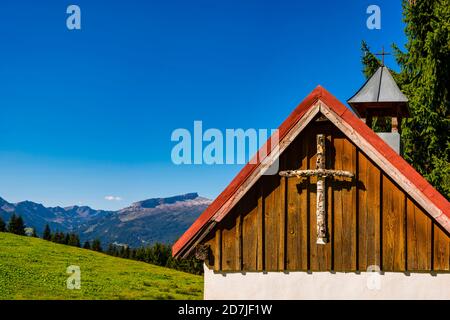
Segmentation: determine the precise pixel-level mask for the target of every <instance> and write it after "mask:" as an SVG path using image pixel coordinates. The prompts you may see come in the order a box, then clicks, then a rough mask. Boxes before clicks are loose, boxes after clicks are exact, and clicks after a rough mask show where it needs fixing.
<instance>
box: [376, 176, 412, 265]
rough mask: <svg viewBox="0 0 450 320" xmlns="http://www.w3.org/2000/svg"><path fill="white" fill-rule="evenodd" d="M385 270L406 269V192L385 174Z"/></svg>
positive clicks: (383, 206) (383, 241)
mask: <svg viewBox="0 0 450 320" xmlns="http://www.w3.org/2000/svg"><path fill="white" fill-rule="evenodd" d="M382 183H383V201H382V204H383V205H382V211H383V212H382V214H383V234H382V237H383V240H382V243H383V248H382V250H383V271H405V264H406V257H405V253H406V250H405V246H406V234H405V225H406V222H405V209H406V208H405V194H404V192H403V191H401V190H400V189H398V188H397V186H396V185H394V183H393V182H391V180H390V179H389V178H388V177H387V176H385V175H384V174H383V179H382Z"/></svg>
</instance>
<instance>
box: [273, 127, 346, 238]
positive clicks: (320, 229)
mask: <svg viewBox="0 0 450 320" xmlns="http://www.w3.org/2000/svg"><path fill="white" fill-rule="evenodd" d="M279 175H280V176H282V177H288V178H289V177H311V176H316V177H317V202H316V216H317V244H326V243H327V242H328V239H327V223H326V215H325V204H326V193H325V179H326V178H327V177H348V178H353V177H354V174H353V173H351V172H349V171H342V170H329V169H326V168H325V135H324V134H318V135H317V160H316V169H315V170H287V171H281V172H280V173H279Z"/></svg>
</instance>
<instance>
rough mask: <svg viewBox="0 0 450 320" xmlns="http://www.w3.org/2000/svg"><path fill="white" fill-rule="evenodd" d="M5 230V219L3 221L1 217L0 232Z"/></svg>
mask: <svg viewBox="0 0 450 320" xmlns="http://www.w3.org/2000/svg"><path fill="white" fill-rule="evenodd" d="M5 231H6V224H5V221H3V219H2V218H1V217H0V232H5Z"/></svg>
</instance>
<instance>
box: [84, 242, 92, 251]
mask: <svg viewBox="0 0 450 320" xmlns="http://www.w3.org/2000/svg"><path fill="white" fill-rule="evenodd" d="M83 249H88V250H91V243H90V242H89V241H86V242H85V243H84V245H83Z"/></svg>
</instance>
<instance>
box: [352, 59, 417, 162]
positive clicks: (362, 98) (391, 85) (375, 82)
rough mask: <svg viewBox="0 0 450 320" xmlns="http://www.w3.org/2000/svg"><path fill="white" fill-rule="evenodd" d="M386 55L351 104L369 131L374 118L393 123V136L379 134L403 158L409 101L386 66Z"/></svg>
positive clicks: (384, 133) (390, 134)
mask: <svg viewBox="0 0 450 320" xmlns="http://www.w3.org/2000/svg"><path fill="white" fill-rule="evenodd" d="M385 54H386V53H384V50H383V62H382V64H381V66H380V67H379V68H378V70H377V71H376V72H375V73H374V74H373V75H372V76H371V77H370V78H369V79H368V80H367V81H366V83H365V84H364V85H363V86H362V87H361V89H359V90H358V91H357V92H356V93H355V95H354V96H353V97H351V98H350V99H349V100H348V101H347V103H348V104H349V105H350V106H351V107H352V108H353V109H354V110H355V111H356V112H357V113H358V116H359V117H360V118H361V119H362V120H363V121H364V122H365V123H366V124H367V125H368V126H369V127H372V120H373V118H374V117H378V118H381V117H385V118H388V119H390V121H391V132H377V134H378V135H379V136H380V137H381V138H382V139H383V140H384V141H386V142H387V143H388V144H389V145H390V146H391V147H392V148H393V149H394V150H395V151H396V152H397V153H399V154H400V153H401V147H400V134H401V122H402V119H403V118H407V117H409V116H410V112H409V108H408V98H407V97H406V96H405V95H404V94H403V92H402V91H401V90H400V88H399V87H398V85H397V83H396V82H395V80H394V78H393V77H392V75H391V73H390V72H389V69H388V68H387V67H386V66H385V65H384V55H385Z"/></svg>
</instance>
